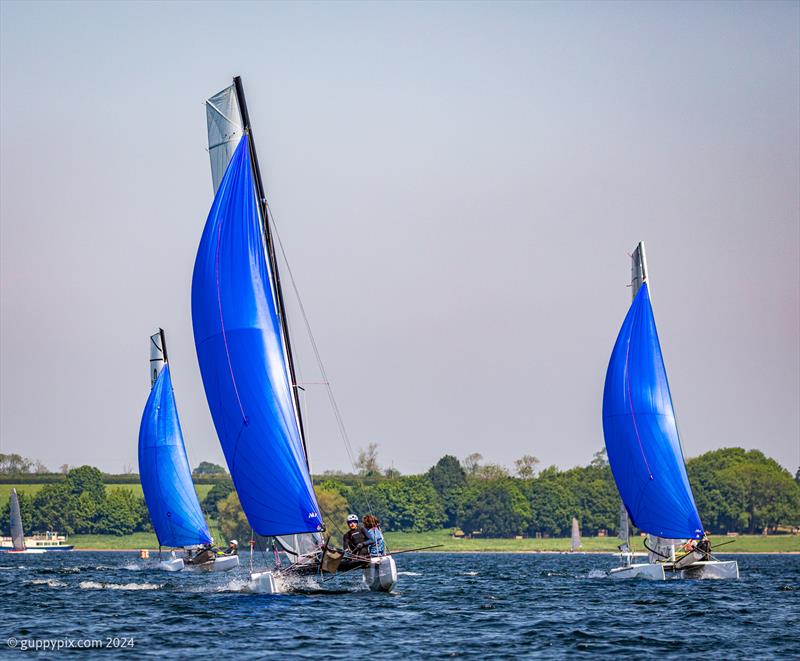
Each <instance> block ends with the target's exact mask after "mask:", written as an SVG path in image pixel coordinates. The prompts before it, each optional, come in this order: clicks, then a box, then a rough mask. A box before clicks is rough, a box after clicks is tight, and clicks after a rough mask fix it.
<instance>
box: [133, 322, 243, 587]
mask: <svg viewBox="0 0 800 661" xmlns="http://www.w3.org/2000/svg"><path fill="white" fill-rule="evenodd" d="M139 477H140V481H141V484H142V492H143V493H144V499H145V502H146V504H147V510H148V512H149V513H150V521H151V522H152V524H153V530H155V533H156V537H157V538H158V556H159V562H158V568H159V569H161V570H163V571H170V572H176V571H181V570H182V569H184V568H185V567H187V566H189V567H192V568H197V569H201V570H205V571H215V572H219V571H229V570H231V569H234V568H236V567H238V566H239V556H238V555H220V554H219V553H217V552H216V551H215V550H214V549H213V547H212V544H213V541H214V540H213V538H212V537H211V533H210V532H209V530H208V524H207V523H206V520H205V517H204V516H203V510H202V509H201V508H200V501H199V500H198V498H197V492H196V491H195V488H194V483H193V482H192V472H191V469H190V468H189V459H188V457H187V456H186V445H185V443H184V441H183V433H182V431H181V423H180V419H179V418H178V408H177V405H176V404H175V393H174V391H173V388H172V376H171V374H170V366H169V360H168V357H167V342H166V336H165V333H164V330H163V329H161V328H159V329H158V332H157V333H155V334H153V335H151V336H150V395H149V396H148V398H147V403H146V404H145V407H144V411H143V412H142V422H141V424H140V426H139ZM162 547H167V548H172V549H181V550H183V551H184V552H185V555H184V557H179V556H178V555H176V553H175V551H174V550H173V551H171V552H170V555H169V557H168V558H167V559H166V560H164V559H162V556H161V549H162Z"/></svg>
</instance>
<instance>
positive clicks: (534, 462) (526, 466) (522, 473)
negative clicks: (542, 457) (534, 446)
mask: <svg viewBox="0 0 800 661" xmlns="http://www.w3.org/2000/svg"><path fill="white" fill-rule="evenodd" d="M538 465H539V460H538V459H537V458H536V457H534V456H533V455H532V454H525V455H522V456H521V457H520V458H519V459H517V460H516V461H515V462H514V468H515V470H516V473H517V477H519V478H521V479H523V480H529V479H531V478H532V477H533V475H534V473H535V472H536V467H537V466H538Z"/></svg>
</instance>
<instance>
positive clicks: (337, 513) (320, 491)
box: [314, 486, 350, 533]
mask: <svg viewBox="0 0 800 661" xmlns="http://www.w3.org/2000/svg"><path fill="white" fill-rule="evenodd" d="M314 491H315V492H316V494H317V503H318V504H319V508H320V510H322V518H323V520H324V521H325V525H326V527H327V530H328V532H329V533H332V532H333V531H334V530H339V529H341V528H343V526H344V523H345V521H346V520H347V515H348V514H349V513H350V504H349V503H348V502H347V498H345V497H344V496H343V495H342V492H341V491H339V490H338V489H335V488H334V489H326V488H325V487H321V486H320V487H317V488H316V489H315V490H314Z"/></svg>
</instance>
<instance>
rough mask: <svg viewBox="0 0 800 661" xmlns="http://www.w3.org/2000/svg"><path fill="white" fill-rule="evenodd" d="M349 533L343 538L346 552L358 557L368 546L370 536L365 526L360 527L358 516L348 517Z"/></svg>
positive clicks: (351, 515) (350, 515)
mask: <svg viewBox="0 0 800 661" xmlns="http://www.w3.org/2000/svg"><path fill="white" fill-rule="evenodd" d="M347 528H348V530H347V532H346V533H345V534H344V536H343V537H342V546H343V548H344V550H345V552H349V553H351V554H353V555H358V554H359V553H361V552H362V551H363V550H364V548H365V547H366V546H367V543H368V539H369V536H368V535H367V531H366V530H365V529H364V527H363V526H360V525H358V516H356V515H355V514H349V515H348V516H347Z"/></svg>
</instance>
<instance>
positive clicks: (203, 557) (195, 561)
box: [188, 544, 214, 565]
mask: <svg viewBox="0 0 800 661" xmlns="http://www.w3.org/2000/svg"><path fill="white" fill-rule="evenodd" d="M213 559H214V549H213V548H212V546H211V544H206V545H204V546H203V548H201V549H200V550H199V551H198V552H197V553H196V554H195V556H194V557H193V558H191V559H189V560H188V563H189V564H191V565H202V564H205V563H206V562H211V561H212V560H213Z"/></svg>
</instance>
